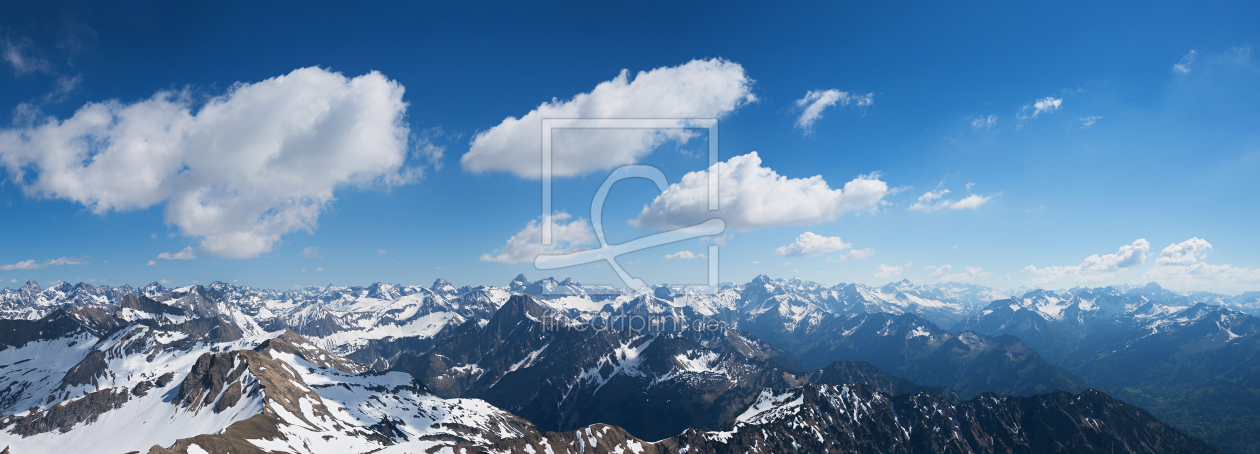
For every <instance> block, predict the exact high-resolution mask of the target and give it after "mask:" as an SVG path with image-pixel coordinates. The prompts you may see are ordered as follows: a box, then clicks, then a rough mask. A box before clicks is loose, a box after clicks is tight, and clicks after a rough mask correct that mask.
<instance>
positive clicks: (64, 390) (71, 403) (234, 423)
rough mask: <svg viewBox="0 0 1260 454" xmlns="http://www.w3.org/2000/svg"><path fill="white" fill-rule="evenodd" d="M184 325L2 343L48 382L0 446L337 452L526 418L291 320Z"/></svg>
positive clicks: (465, 435)
mask: <svg viewBox="0 0 1260 454" xmlns="http://www.w3.org/2000/svg"><path fill="white" fill-rule="evenodd" d="M208 322H217V323H208ZM188 323H195V324H197V325H198V326H187V324H172V325H156V324H154V323H153V321H152V320H142V321H139V322H136V323H133V324H131V325H130V326H127V327H126V328H123V329H121V330H117V331H116V332H114V333H113V334H111V335H109V336H107V337H104V338H101V339H100V340H99V341H97V342H95V343H94V344H93V343H90V342H83V343H81V344H75V345H71V343H72V342H74V341H76V340H90V338H91V337H92V336H91V335H90V334H84V333H81V332H79V333H70V334H71V335H68V336H60V337H55V338H52V339H47V340H40V341H33V342H27V343H26V344H25V345H23V346H21V347H10V348H8V349H6V350H3V351H0V358H2V360H3V361H5V362H6V366H18V365H19V364H9V363H7V362H8V361H10V360H13V359H15V358H18V357H24V360H18V361H15V363H20V366H21V367H24V369H25V370H26V374H27V375H30V374H32V373H42V374H43V375H44V379H43V380H40V381H42V382H46V383H48V385H47V386H45V387H44V388H42V389H40V388H37V387H29V386H28V387H26V388H25V392H24V393H22V396H24V397H25V398H24V399H18V400H17V401H16V402H15V403H14V404H12V405H7V406H6V408H7V409H6V410H5V411H3V412H2V413H0V444H3V445H7V446H9V448H10V449H11V450H12V452H31V453H39V452H89V451H91V452H99V451H108V452H129V451H141V452H146V451H147V452H168V451H167V450H170V451H173V452H181V453H183V452H225V451H231V452H241V451H257V450H260V449H261V450H267V451H271V450H281V451H292V450H294V449H300V450H302V451H303V452H307V451H310V452H329V453H331V452H337V453H341V452H375V451H377V450H380V449H382V448H386V447H395V448H396V447H402V448H406V449H414V450H425V449H428V448H430V447H434V446H450V445H455V444H464V445H471V444H483V443H492V442H496V441H499V440H502V439H504V438H508V437H517V436H521V435H522V434H523V433H525V432H527V431H529V430H532V426H531V425H530V424H529V423H528V422H527V421H523V420H520V419H519V418H516V417H515V416H512V415H510V414H507V413H505V412H503V411H501V410H498V409H496V408H494V407H491V406H490V405H488V404H486V403H485V402H481V401H473V400H445V399H441V398H438V397H435V396H433V395H432V394H429V393H427V392H425V389H424V387H423V385H420V384H419V383H417V382H415V380H414V379H413V378H412V377H411V376H410V375H407V374H404V373H399V372H391V373H376V372H368V373H363V372H361V371H362V367H361V366H359V365H357V364H355V363H353V362H351V361H347V360H345V359H343V358H340V357H337V356H335V355H332V354H330V353H328V352H327V351H324V350H322V349H320V348H318V347H317V346H315V345H314V344H313V343H311V342H310V341H308V340H306V339H304V338H302V337H301V336H299V335H297V334H296V333H293V332H292V331H285V332H278V333H270V334H266V335H261V336H252V337H241V336H240V333H239V332H237V331H235V330H233V329H232V326H231V325H230V324H229V323H228V322H226V321H225V320H224V319H222V318H218V317H216V318H213V319H198V320H194V321H192V322H188ZM81 345H87V346H88V347H86V348H84V347H82V346H81ZM74 347H78V348H77V349H76V348H74ZM53 349H56V350H58V351H57V354H56V355H48V353H49V350H53ZM76 357H77V358H81V359H80V360H79V361H78V363H77V364H72V363H71V361H72V360H73V359H74V358H76ZM57 361H60V362H59V363H56V364H54V362H57ZM6 369H7V367H6ZM17 409H24V410H21V411H16V410H17ZM151 448H152V450H151Z"/></svg>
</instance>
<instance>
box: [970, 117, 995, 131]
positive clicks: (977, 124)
mask: <svg viewBox="0 0 1260 454" xmlns="http://www.w3.org/2000/svg"><path fill="white" fill-rule="evenodd" d="M996 124H997V117H995V116H993V115H989V116H987V117H980V118H977V119H974V120H971V128H972V129H989V128H992V127H993V125H996Z"/></svg>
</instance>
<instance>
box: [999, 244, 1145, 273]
mask: <svg viewBox="0 0 1260 454" xmlns="http://www.w3.org/2000/svg"><path fill="white" fill-rule="evenodd" d="M1150 250H1151V243H1150V242H1149V241H1146V240H1145V239H1141V238H1139V239H1138V240H1137V241H1134V242H1133V244H1127V245H1124V246H1121V247H1120V250H1118V251H1116V253H1114V254H1106V255H1098V254H1094V255H1091V256H1089V257H1086V258H1085V260H1084V261H1082V262H1081V264H1080V265H1071V266H1047V267H1045V268H1037V267H1036V266H1033V265H1028V266H1026V267H1024V269H1023V271H1021V272H1024V273H1032V274H1036V275H1038V276H1040V277H1037V278H1033V279H1031V280H1029V281H1028V283H1029V284H1044V283H1047V282H1053V281H1056V280H1058V279H1060V278H1063V277H1069V276H1071V277H1075V278H1076V281H1077V282H1095V281H1100V280H1103V279H1106V278H1109V277H1111V276H1112V275H1113V274H1115V273H1117V272H1119V271H1122V270H1125V269H1128V268H1132V267H1134V266H1137V265H1141V264H1142V263H1144V262H1146V253H1147V252H1148V251H1150Z"/></svg>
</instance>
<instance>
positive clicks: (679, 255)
mask: <svg viewBox="0 0 1260 454" xmlns="http://www.w3.org/2000/svg"><path fill="white" fill-rule="evenodd" d="M665 258H666V259H669V260H691V259H699V258H704V254H695V253H692V252H691V251H678V252H675V253H673V254H665Z"/></svg>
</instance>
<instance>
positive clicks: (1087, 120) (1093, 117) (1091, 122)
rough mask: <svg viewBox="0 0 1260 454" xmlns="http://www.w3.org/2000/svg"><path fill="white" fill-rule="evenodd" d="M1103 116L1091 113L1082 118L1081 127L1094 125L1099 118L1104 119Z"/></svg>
mask: <svg viewBox="0 0 1260 454" xmlns="http://www.w3.org/2000/svg"><path fill="white" fill-rule="evenodd" d="M1102 118H1103V117H1100V116H1097V115H1091V116H1088V117H1084V118H1081V127H1082V128H1088V127H1090V126H1093V125H1094V123H1098V120H1102Z"/></svg>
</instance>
